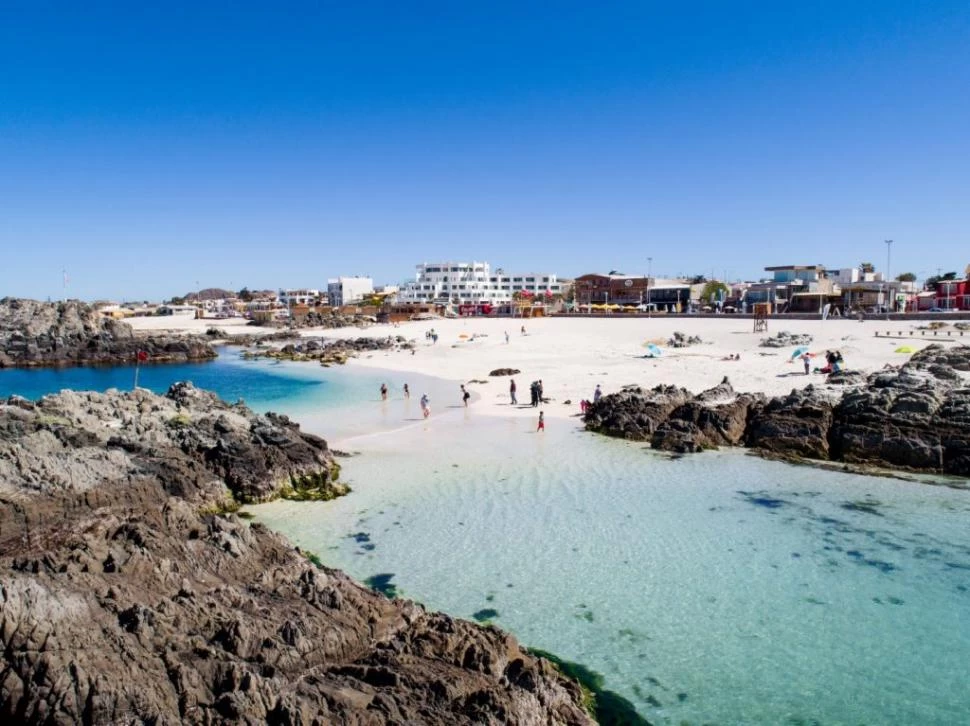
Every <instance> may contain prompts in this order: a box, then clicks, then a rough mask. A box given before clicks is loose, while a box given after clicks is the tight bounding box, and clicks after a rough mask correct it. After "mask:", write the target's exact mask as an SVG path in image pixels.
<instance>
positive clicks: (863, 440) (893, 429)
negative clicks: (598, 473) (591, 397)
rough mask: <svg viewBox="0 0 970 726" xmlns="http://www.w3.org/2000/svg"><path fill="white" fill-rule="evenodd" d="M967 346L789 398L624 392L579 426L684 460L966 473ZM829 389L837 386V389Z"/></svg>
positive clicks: (930, 350)
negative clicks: (744, 457) (755, 455)
mask: <svg viewBox="0 0 970 726" xmlns="http://www.w3.org/2000/svg"><path fill="white" fill-rule="evenodd" d="M967 372H970V347H968V346H957V347H949V348H944V347H943V346H941V345H932V346H929V347H927V348H926V349H924V350H923V351H921V352H919V353H917V354H916V355H914V356H913V357H912V358H911V359H910V360H909V361H908V362H907V363H906V364H905V365H903V366H902V367H901V368H899V369H898V370H897V369H891V370H883V371H878V372H876V373H873V374H871V375H869V376H868V377H865V376H863V375H861V374H859V373H838V374H833V375H832V376H830V377H829V380H828V383H831V384H832V386H833V387H831V388H827V389H822V388H816V387H815V386H812V385H809V386H807V387H806V388H804V389H802V390H793V391H792V392H791V393H789V394H788V395H787V396H777V397H774V398H772V399H770V400H766V399H765V398H764V397H763V396H760V395H759V396H752V395H738V394H736V393H735V392H734V390H733V389H732V388H731V386H730V384H729V383H728V382H727V380H726V379H725V381H723V382H722V383H721V384H720V385H719V386H716V387H715V388H712V389H710V390H708V391H704V392H703V393H700V394H698V395H696V396H694V395H692V394H690V393H689V392H688V391H686V390H684V389H679V388H674V387H671V386H658V387H656V388H654V389H653V390H652V391H648V392H646V393H645V392H643V391H642V390H641V389H639V388H625V389H624V390H623V391H621V392H619V393H614V394H610V395H607V396H604V397H603V398H602V399H600V401H599V402H597V403H596V404H593V405H592V406H590V408H589V409H588V410H587V413H586V417H585V421H586V428H587V429H589V430H591V431H597V432H600V433H605V434H608V435H611V436H620V437H623V438H628V439H635V440H642V441H650V444H651V446H652V447H653V448H655V449H663V450H667V451H675V452H679V453H690V452H696V451H701V450H703V449H706V448H714V447H717V446H722V445H745V446H748V447H751V448H753V449H756V450H758V451H761V452H764V453H770V454H773V455H780V456H784V457H794V458H809V459H823V460H826V459H827V460H832V461H843V462H849V463H857V464H870V465H875V466H884V467H901V468H906V469H912V470H918V471H927V472H939V473H945V474H954V475H958V476H970V376H967V375H966V373H967ZM835 386H840V388H836V387H835Z"/></svg>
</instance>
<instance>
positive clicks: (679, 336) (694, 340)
mask: <svg viewBox="0 0 970 726" xmlns="http://www.w3.org/2000/svg"><path fill="white" fill-rule="evenodd" d="M703 342H704V341H703V340H701V337H700V336H699V335H685V334H684V333H681V332H679V331H675V332H674V334H673V335H672V336H671V337H670V338H668V339H667V347H668V348H689V347H690V346H692V345H700V344H701V343H703Z"/></svg>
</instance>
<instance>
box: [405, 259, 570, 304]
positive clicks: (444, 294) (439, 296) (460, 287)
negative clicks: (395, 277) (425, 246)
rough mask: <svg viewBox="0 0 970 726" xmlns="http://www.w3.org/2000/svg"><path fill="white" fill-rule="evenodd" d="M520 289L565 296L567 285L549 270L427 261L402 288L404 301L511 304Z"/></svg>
mask: <svg viewBox="0 0 970 726" xmlns="http://www.w3.org/2000/svg"><path fill="white" fill-rule="evenodd" d="M517 292H526V293H530V294H532V295H538V296H545V295H546V293H549V294H550V295H561V294H562V293H563V284H562V282H560V280H559V278H558V277H557V276H556V275H555V274H553V273H549V272H523V273H514V274H513V273H507V272H505V271H504V270H502V269H496V270H495V271H494V272H493V271H492V268H491V265H489V263H488V262H425V263H422V264H420V265H417V266H416V267H415V279H414V280H413V281H412V282H408V283H406V284H405V285H403V286H402V287H401V290H400V292H399V293H398V300H399V301H400V302H410V303H423V302H430V301H432V300H447V301H457V302H458V303H459V304H463V305H474V304H481V303H489V304H492V305H501V304H503V303H509V302H511V301H512V299H513V295H515V293H517Z"/></svg>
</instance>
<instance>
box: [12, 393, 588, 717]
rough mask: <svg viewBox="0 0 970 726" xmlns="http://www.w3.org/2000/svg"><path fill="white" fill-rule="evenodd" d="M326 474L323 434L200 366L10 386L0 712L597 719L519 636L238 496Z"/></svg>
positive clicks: (323, 481)
mask: <svg viewBox="0 0 970 726" xmlns="http://www.w3.org/2000/svg"><path fill="white" fill-rule="evenodd" d="M334 475H335V468H334V464H333V459H332V456H331V453H330V452H329V450H328V449H327V445H326V443H325V442H324V441H322V440H321V439H318V438H316V437H313V436H309V435H307V434H304V433H302V432H300V431H299V429H298V427H297V426H295V425H294V424H292V423H290V422H289V421H288V420H287V419H285V418H284V417H277V416H272V415H268V416H256V415H254V414H253V413H252V412H250V411H248V410H247V409H246V408H245V407H244V406H242V405H229V404H225V403H222V402H220V401H218V400H217V399H215V397H213V396H212V395H211V394H208V393H205V392H203V391H199V390H197V389H194V388H192V387H191V386H190V385H187V384H178V385H176V386H173V387H172V389H171V390H170V391H169V392H168V394H166V395H165V396H156V395H153V394H151V393H148V392H147V391H141V390H139V391H134V392H129V393H118V392H111V393H108V394H94V393H72V392H67V393H61V394H58V395H56V396H47V397H45V398H43V399H41V400H40V401H38V402H37V403H32V402H29V401H26V400H25V399H20V398H11V399H8V400H7V401H5V402H0V642H2V647H3V659H2V660H0V720H2V722H3V723H18V724H19V723H25V724H39V723H45V724H74V723H91V724H103V723H112V724H113V723H156V724H179V723H205V724H222V723H225V724H228V723H240V722H244V723H271V724H311V723H320V724H324V723H326V724H330V723H334V724H381V723H426V724H453V723H482V724H504V723H516V724H589V723H592V721H591V719H590V718H589V716H588V715H587V714H586V712H585V711H584V710H583V709H582V708H581V706H580V703H581V701H582V699H583V694H582V693H581V691H580V688H579V686H578V685H577V684H575V683H574V682H572V681H569V680H567V679H565V678H564V677H562V676H561V675H560V674H559V673H558V672H557V671H556V670H555V669H554V668H553V667H552V665H551V664H550V663H549V662H548V661H546V660H544V659H542V658H537V657H534V656H532V655H530V654H528V653H527V652H525V651H524V650H523V649H522V648H520V647H519V645H518V644H517V643H516V641H515V640H514V639H513V638H512V637H511V636H509V635H506V634H505V633H503V632H501V631H500V630H498V629H496V628H493V627H482V626H478V625H475V624H472V623H468V622H463V621H459V620H455V619H453V618H450V617H448V616H446V615H441V614H435V613H428V612H426V611H425V610H424V609H423V608H422V607H421V606H419V605H417V604H414V603H411V602H408V601H403V600H396V599H395V600H389V599H387V598H385V597H384V596H382V595H380V594H378V593H375V592H373V591H371V590H368V589H366V588H364V587H363V586H361V585H358V584H357V583H355V582H353V581H352V580H350V579H349V578H348V577H346V576H345V575H343V574H341V573H340V572H338V571H335V570H331V569H329V568H326V567H322V566H320V565H319V564H315V563H314V560H315V558H313V557H310V556H306V555H305V554H301V553H300V552H299V550H295V549H294V548H293V547H292V546H291V545H289V544H287V542H286V541H285V540H284V539H283V538H282V537H280V536H278V535H275V534H273V533H271V532H269V531H268V530H267V529H266V528H265V527H262V526H260V525H258V524H252V525H250V524H249V523H248V522H246V521H244V520H243V519H241V518H239V517H238V516H236V515H234V514H231V513H228V510H230V509H231V508H232V507H231V506H230V505H231V503H232V501H233V499H232V496H231V495H235V497H236V498H243V499H249V498H255V499H262V498H267V497H270V496H273V495H275V494H277V493H279V492H281V491H283V490H284V489H285V488H286V487H288V486H289V487H296V488H298V487H299V486H301V485H306V484H311V485H313V486H316V487H325V486H326V485H328V484H332V483H333V477H334Z"/></svg>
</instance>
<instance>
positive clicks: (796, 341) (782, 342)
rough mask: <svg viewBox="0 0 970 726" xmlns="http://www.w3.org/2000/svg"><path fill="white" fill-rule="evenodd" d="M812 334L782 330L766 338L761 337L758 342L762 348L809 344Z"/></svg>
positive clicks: (792, 346)
mask: <svg viewBox="0 0 970 726" xmlns="http://www.w3.org/2000/svg"><path fill="white" fill-rule="evenodd" d="M811 342H812V336H811V335H809V334H808V333H789V332H788V331H787V330H782V331H781V332H780V333H776V334H775V335H772V336H771V337H768V338H762V339H761V342H760V343H759V344H758V345H760V346H761V347H762V348H794V347H795V346H797V345H810V344H811Z"/></svg>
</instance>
